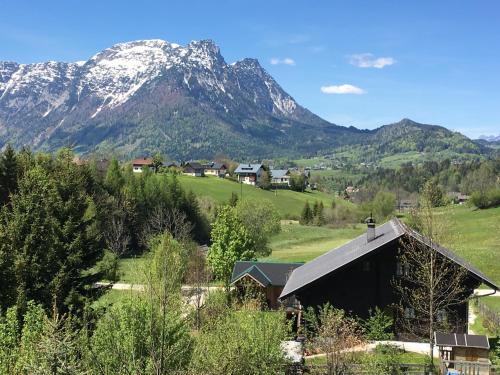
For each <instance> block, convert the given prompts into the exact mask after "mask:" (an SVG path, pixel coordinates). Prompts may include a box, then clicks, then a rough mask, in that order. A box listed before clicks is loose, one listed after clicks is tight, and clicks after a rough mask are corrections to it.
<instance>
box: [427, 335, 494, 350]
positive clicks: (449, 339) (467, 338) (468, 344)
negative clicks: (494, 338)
mask: <svg viewBox="0 0 500 375" xmlns="http://www.w3.org/2000/svg"><path fill="white" fill-rule="evenodd" d="M434 342H435V344H436V346H451V347H462V348H479V349H489V348H490V343H489V342H488V337H486V336H483V335H468V334H465V333H440V332H434Z"/></svg>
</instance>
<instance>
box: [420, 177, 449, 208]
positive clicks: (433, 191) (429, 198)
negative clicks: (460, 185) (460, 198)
mask: <svg viewBox="0 0 500 375" xmlns="http://www.w3.org/2000/svg"><path fill="white" fill-rule="evenodd" d="M422 199H423V200H424V201H426V202H428V203H429V204H430V205H431V207H440V206H442V205H443V204H444V197H443V190H441V188H440V187H439V185H438V184H437V182H436V181H434V180H432V179H431V180H428V181H427V182H426V183H425V184H424V187H423V188H422Z"/></svg>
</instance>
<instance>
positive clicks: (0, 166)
mask: <svg viewBox="0 0 500 375" xmlns="http://www.w3.org/2000/svg"><path fill="white" fill-rule="evenodd" d="M17 178H18V163H17V156H16V152H15V151H14V149H13V148H12V147H11V146H10V145H7V148H6V149H5V151H4V153H3V155H1V157H0V207H2V206H3V205H4V204H6V203H8V202H9V195H10V194H12V193H15V191H16V189H17Z"/></svg>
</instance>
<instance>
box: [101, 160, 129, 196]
mask: <svg viewBox="0 0 500 375" xmlns="http://www.w3.org/2000/svg"><path fill="white" fill-rule="evenodd" d="M104 184H105V185H106V187H107V188H108V189H109V191H110V192H111V193H113V194H115V195H116V194H117V193H119V192H120V191H121V189H122V187H123V185H124V184H125V180H124V178H123V175H122V171H121V169H120V164H118V160H116V159H113V160H111V163H110V164H109V167H108V170H107V171H106V177H105V179H104Z"/></svg>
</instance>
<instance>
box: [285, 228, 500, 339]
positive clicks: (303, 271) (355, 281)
mask: <svg viewBox="0 0 500 375" xmlns="http://www.w3.org/2000/svg"><path fill="white" fill-rule="evenodd" d="M410 240H411V241H418V243H420V244H421V245H422V246H424V247H425V246H427V247H428V246H429V245H428V244H429V243H431V244H432V246H433V249H434V250H435V251H436V252H437V253H438V254H439V255H440V256H442V257H445V258H448V259H449V260H451V261H452V262H454V263H456V264H458V265H459V266H460V267H463V269H465V271H466V279H465V281H464V285H463V289H464V293H465V294H464V296H465V297H468V296H471V295H472V294H473V292H474V289H475V288H477V287H478V286H479V285H480V284H481V283H484V284H486V285H487V286H489V287H490V288H492V289H494V290H498V287H497V286H496V285H495V284H494V283H493V281H492V280H490V279H489V278H488V277H486V276H485V275H484V274H482V273H481V272H480V271H479V270H478V269H476V268H474V267H473V266H472V265H470V264H469V263H467V262H466V261H465V260H463V259H461V258H460V257H458V256H457V255H455V254H454V253H453V252H451V251H450V250H448V249H445V248H443V247H441V246H439V245H438V244H436V243H434V242H430V241H429V240H428V239H426V238H425V237H424V236H422V235H421V234H419V233H417V232H415V231H414V230H412V229H410V228H408V227H407V226H406V225H404V224H403V223H402V222H401V221H400V220H399V219H392V220H391V221H389V222H387V223H385V224H383V225H380V226H378V227H377V228H375V223H374V221H373V220H370V221H368V229H367V232H366V233H365V234H363V235H361V236H359V237H357V238H356V239H354V240H352V241H350V242H348V243H346V244H345V245H342V246H340V247H339V248H336V249H333V250H330V251H329V252H327V253H325V254H323V255H321V256H319V257H317V258H316V259H314V260H312V261H310V262H308V263H305V264H304V265H303V266H300V267H298V268H296V269H295V270H294V271H293V272H292V274H291V275H290V278H289V279H288V281H287V283H286V285H285V287H284V289H283V292H282V293H281V295H280V299H281V300H284V299H286V298H289V297H291V296H294V297H295V298H296V300H297V301H299V302H300V305H301V309H300V310H303V309H305V308H307V307H309V306H312V307H316V306H321V305H323V304H325V303H327V302H329V303H330V304H332V305H333V306H334V307H336V308H339V309H343V310H345V311H346V312H349V313H352V314H354V315H356V316H359V317H361V318H366V317H367V316H368V314H369V311H370V310H373V309H374V308H375V307H379V308H390V306H394V305H396V304H398V303H399V301H400V296H399V294H398V292H397V290H396V289H395V287H394V280H395V279H396V280H397V278H401V277H402V276H404V275H403V273H406V272H407V271H406V270H403V269H402V266H401V263H400V262H399V254H400V252H401V251H404V247H403V245H402V243H404V242H406V241H410ZM410 272H411V271H410ZM411 309H412V308H411V307H406V308H405V315H406V314H408V315H412V314H414V312H412V311H411ZM298 313H300V311H299V312H298ZM442 315H443V319H447V321H449V322H450V326H451V327H452V329H453V331H454V332H456V333H467V328H468V304H467V303H463V304H459V305H456V306H453V307H451V310H450V311H448V312H444V311H443V313H442ZM445 315H446V316H445ZM396 333H397V334H399V333H402V332H396Z"/></svg>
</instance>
